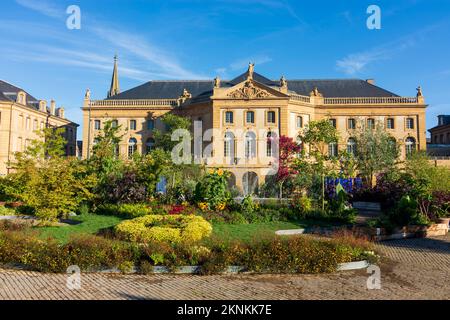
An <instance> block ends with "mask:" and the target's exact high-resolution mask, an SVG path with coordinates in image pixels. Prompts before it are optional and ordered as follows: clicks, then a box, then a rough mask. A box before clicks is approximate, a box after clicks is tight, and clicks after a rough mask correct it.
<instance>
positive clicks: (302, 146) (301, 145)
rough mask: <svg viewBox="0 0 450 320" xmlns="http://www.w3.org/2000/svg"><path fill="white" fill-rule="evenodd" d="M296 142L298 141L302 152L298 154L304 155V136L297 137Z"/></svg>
mask: <svg viewBox="0 0 450 320" xmlns="http://www.w3.org/2000/svg"><path fill="white" fill-rule="evenodd" d="M295 142H297V144H298V145H299V146H300V152H299V153H298V154H297V155H298V156H299V157H300V156H301V155H302V151H303V149H304V148H305V145H304V143H303V140H302V137H301V136H297V139H296V140H295Z"/></svg>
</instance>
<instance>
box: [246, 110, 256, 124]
mask: <svg viewBox="0 0 450 320" xmlns="http://www.w3.org/2000/svg"><path fill="white" fill-rule="evenodd" d="M247 123H255V113H254V112H253V111H247Z"/></svg>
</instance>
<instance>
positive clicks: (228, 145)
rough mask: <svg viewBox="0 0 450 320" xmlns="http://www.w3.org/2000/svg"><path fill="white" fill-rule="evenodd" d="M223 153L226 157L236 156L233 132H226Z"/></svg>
mask: <svg viewBox="0 0 450 320" xmlns="http://www.w3.org/2000/svg"><path fill="white" fill-rule="evenodd" d="M223 148H224V150H223V155H224V157H225V158H233V157H234V134H233V133H231V132H227V133H225V139H224V143H223Z"/></svg>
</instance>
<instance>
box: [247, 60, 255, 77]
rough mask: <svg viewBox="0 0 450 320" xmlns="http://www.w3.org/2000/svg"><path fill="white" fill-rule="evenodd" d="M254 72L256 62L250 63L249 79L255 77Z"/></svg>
mask: <svg viewBox="0 0 450 320" xmlns="http://www.w3.org/2000/svg"><path fill="white" fill-rule="evenodd" d="M253 73H255V64H254V63H251V62H249V63H248V79H253Z"/></svg>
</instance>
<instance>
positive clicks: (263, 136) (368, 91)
mask: <svg viewBox="0 0 450 320" xmlns="http://www.w3.org/2000/svg"><path fill="white" fill-rule="evenodd" d="M425 109H426V104H425V99H424V97H423V95H422V90H421V88H420V87H419V88H418V89H417V95H416V96H414V97H400V96H398V95H396V94H394V93H392V92H390V91H387V90H385V89H382V88H380V87H378V86H376V85H375V83H374V81H373V80H360V79H342V80H287V79H285V78H284V77H281V79H280V80H270V79H268V78H266V77H264V76H262V75H260V74H258V73H256V72H255V71H254V65H253V64H250V65H249V68H248V70H247V72H245V73H243V74H241V75H239V76H237V77H236V78H234V79H232V80H220V79H219V78H216V79H214V80H179V81H150V82H147V83H145V84H142V85H140V86H138V87H136V88H132V89H130V90H127V91H125V92H122V93H121V92H120V88H119V77H118V67H117V60H116V62H115V65H114V73H113V79H112V84H111V88H110V91H109V93H108V98H107V99H105V100H92V99H91V93H90V91H88V92H87V93H86V96H85V100H84V105H83V108H82V110H83V115H84V117H83V122H84V128H83V146H84V150H83V156H84V157H88V155H89V152H90V150H92V146H93V144H94V141H95V136H96V133H97V132H99V130H101V128H102V125H103V123H104V122H105V121H106V120H115V121H117V122H116V123H117V124H118V125H122V126H123V127H124V128H127V129H128V130H127V132H126V135H125V137H124V139H123V141H122V143H121V144H120V146H119V153H120V154H121V155H122V156H124V157H127V156H130V155H131V154H133V153H134V152H141V153H145V152H148V151H149V150H151V149H152V146H153V143H154V140H153V138H152V133H153V130H155V129H161V130H163V129H164V127H163V124H162V122H161V121H160V118H161V116H162V115H164V114H166V113H168V112H173V113H176V114H179V115H182V116H185V117H189V118H190V119H192V122H193V123H194V122H195V123H196V126H199V124H200V125H201V132H203V134H204V135H205V137H203V140H204V141H203V142H202V141H201V140H202V139H201V138H200V141H196V140H194V145H195V146H202V147H203V148H207V146H208V145H209V146H210V149H211V150H212V153H211V154H210V153H206V154H202V155H201V156H200V157H201V159H200V160H201V161H202V162H203V163H205V164H207V165H208V166H211V167H222V168H225V169H227V170H229V171H231V172H232V173H233V180H234V181H235V183H236V185H237V186H238V187H239V188H241V189H242V188H243V189H244V190H245V191H247V190H248V189H251V188H252V187H255V186H256V185H258V184H259V183H262V182H264V180H265V177H266V175H267V174H270V172H271V170H270V169H271V168H272V167H273V162H274V159H273V158H272V156H274V154H276V150H275V148H276V147H275V146H274V145H273V144H272V143H271V139H270V137H276V136H279V135H286V136H290V137H292V138H294V139H297V137H298V136H299V134H300V133H301V131H302V130H303V128H305V126H306V125H307V124H308V122H309V121H311V120H318V119H323V118H328V119H330V121H332V123H333V124H334V125H335V126H336V128H337V129H338V131H339V133H340V140H339V141H337V143H336V144H333V145H330V146H329V152H330V153H333V154H335V155H337V154H338V153H339V151H341V150H350V151H351V150H352V148H353V144H354V143H355V141H354V139H353V138H352V134H353V132H354V130H355V127H356V126H357V124H358V123H364V124H366V125H368V126H375V124H376V123H380V122H381V123H383V124H384V126H385V128H386V130H387V131H388V132H389V133H390V134H391V135H392V137H393V138H395V139H396V141H397V142H398V144H399V145H400V146H401V149H402V157H404V156H405V154H406V153H407V152H411V151H412V150H414V149H425V148H426V128H425ZM211 129H212V130H213V134H212V136H213V137H212V139H211V137H210V132H209V131H211ZM199 130H200V129H197V131H199ZM208 130H209V131H208ZM193 131H194V126H193ZM299 142H300V141H299ZM195 146H194V147H193V150H195V149H196V147H195ZM306 147H307V146H306ZM197 158H198V157H197ZM197 160H198V159H197Z"/></svg>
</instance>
